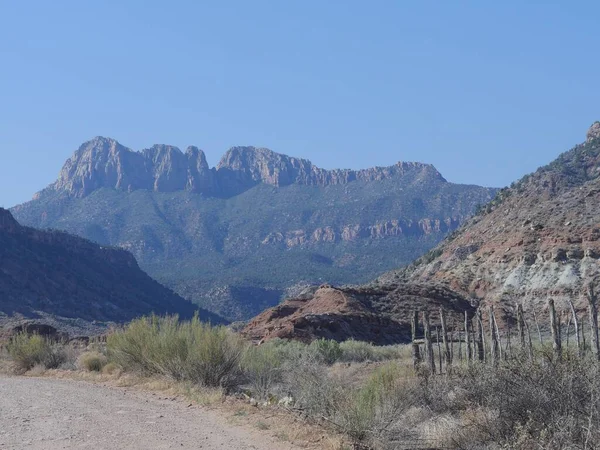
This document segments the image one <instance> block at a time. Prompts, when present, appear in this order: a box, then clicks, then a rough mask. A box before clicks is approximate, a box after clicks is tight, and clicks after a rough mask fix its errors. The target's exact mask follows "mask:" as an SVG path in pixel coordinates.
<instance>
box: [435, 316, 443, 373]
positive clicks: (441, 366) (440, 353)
mask: <svg viewBox="0 0 600 450" xmlns="http://www.w3.org/2000/svg"><path fill="white" fill-rule="evenodd" d="M435 339H436V341H437V351H438V359H439V363H440V375H441V374H442V370H443V367H444V366H443V364H442V361H443V360H442V343H441V342H440V328H439V327H435Z"/></svg>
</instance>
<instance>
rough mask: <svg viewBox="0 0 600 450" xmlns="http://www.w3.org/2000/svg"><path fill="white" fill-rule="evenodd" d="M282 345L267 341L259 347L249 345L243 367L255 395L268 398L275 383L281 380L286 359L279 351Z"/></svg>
mask: <svg viewBox="0 0 600 450" xmlns="http://www.w3.org/2000/svg"><path fill="white" fill-rule="evenodd" d="M281 348H282V347H281V346H276V345H274V344H270V343H266V344H263V345H261V346H259V347H254V346H251V347H248V348H247V349H246V351H245V353H244V357H243V359H242V368H243V369H244V373H245V375H246V377H247V379H248V381H249V382H250V384H251V386H252V393H253V395H254V396H255V397H257V398H260V399H266V398H268V397H269V394H270V393H271V389H272V388H273V385H274V384H275V383H277V382H279V381H281V374H282V366H283V365H284V362H285V359H284V358H283V357H282V353H281V352H280V351H278V350H279V349H281Z"/></svg>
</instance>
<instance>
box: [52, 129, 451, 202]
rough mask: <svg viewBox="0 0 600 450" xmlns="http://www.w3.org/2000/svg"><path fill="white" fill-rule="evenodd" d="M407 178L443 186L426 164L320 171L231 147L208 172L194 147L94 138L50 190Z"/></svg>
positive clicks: (80, 192) (217, 190)
mask: <svg viewBox="0 0 600 450" xmlns="http://www.w3.org/2000/svg"><path fill="white" fill-rule="evenodd" d="M409 175H410V176H411V177H414V178H420V179H422V180H423V181H431V180H432V179H434V180H439V181H445V180H444V178H443V177H442V176H441V175H440V173H439V172H438V171H437V170H436V169H435V168H434V167H433V166H431V165H429V164H421V163H414V162H409V163H407V162H399V163H397V164H396V165H394V166H390V167H375V168H371V169H364V170H358V171H356V170H337V169H336V170H325V169H321V168H319V167H316V166H314V165H313V164H312V163H311V162H310V161H308V160H305V159H298V158H294V157H290V156H286V155H282V154H279V153H275V152H273V151H271V150H268V149H265V148H255V147H233V148H232V149H230V150H229V151H228V152H227V153H226V154H225V155H224V156H223V158H222V159H221V161H220V162H219V164H218V165H217V167H215V168H212V169H211V168H210V167H209V165H208V163H207V161H206V156H205V154H204V152H203V151H202V150H199V149H198V148H197V147H189V148H188V149H187V150H186V152H185V153H183V152H182V151H181V150H179V149H178V148H177V147H173V146H170V145H154V146H153V147H151V148H149V149H144V150H142V151H141V152H135V151H133V150H130V149H128V148H126V147H124V146H122V145H121V144H119V143H118V142H117V141H115V140H114V139H109V138H104V137H96V138H94V139H92V140H91V141H88V142H86V143H84V144H83V145H82V146H81V147H80V148H79V149H78V150H77V151H76V152H75V154H74V155H73V156H72V157H71V158H69V160H67V162H66V163H65V165H64V167H63V169H62V170H61V172H60V174H59V177H58V180H57V181H56V182H55V183H54V184H52V185H51V186H50V189H51V190H55V191H62V192H66V193H68V194H69V195H71V196H74V197H85V196H87V195H89V194H90V193H91V192H93V191H94V190H97V189H100V188H103V187H105V188H114V189H119V190H124V191H128V192H131V191H134V190H138V189H146V190H151V191H155V192H174V191H181V190H189V191H192V192H197V193H203V194H207V195H213V196H218V197H230V196H234V195H237V194H239V193H241V192H244V191H246V190H248V189H250V188H252V187H253V186H255V185H257V184H267V185H272V186H288V185H291V184H297V185H306V186H321V187H324V186H330V185H340V184H347V183H350V182H352V181H356V180H361V181H380V180H385V179H389V178H395V177H403V176H409Z"/></svg>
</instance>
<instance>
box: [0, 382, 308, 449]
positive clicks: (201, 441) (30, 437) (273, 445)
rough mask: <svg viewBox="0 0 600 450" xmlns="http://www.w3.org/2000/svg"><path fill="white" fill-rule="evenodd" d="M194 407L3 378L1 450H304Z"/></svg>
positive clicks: (87, 386) (118, 391) (79, 385)
mask: <svg viewBox="0 0 600 450" xmlns="http://www.w3.org/2000/svg"><path fill="white" fill-rule="evenodd" d="M188 405H189V403H188V402H182V401H179V400H169V399H164V398H162V397H160V396H157V395H156V394H154V395H153V394H152V393H147V392H141V391H136V390H130V389H124V388H111V387H105V386H101V385H98V384H93V383H87V382H82V381H71V380H56V379H47V378H25V377H6V376H3V375H0V448H2V449H4V448H6V449H21V448H28V449H30V448H31V449H49V450H52V449H64V448H90V449H95V450H97V449H111V450H112V449H167V448H178V449H188V448H194V449H220V450H227V449H232V450H237V449H257V450H262V449H277V450H279V449H282V450H285V449H294V448H297V447H295V446H293V445H292V444H290V443H285V442H280V441H277V440H275V439H274V438H272V437H270V436H268V435H266V434H265V433H261V432H260V431H258V430H254V429H252V428H250V427H240V426H234V425H231V424H228V423H227V421H226V420H225V419H224V418H223V417H221V416H219V415H218V413H217V412H214V411H211V410H208V409H204V408H202V407H199V406H188Z"/></svg>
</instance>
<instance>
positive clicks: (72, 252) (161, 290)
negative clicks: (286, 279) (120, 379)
mask: <svg viewBox="0 0 600 450" xmlns="http://www.w3.org/2000/svg"><path fill="white" fill-rule="evenodd" d="M196 311H197V308H196V307H195V306H194V305H193V304H191V303H190V302H188V301H186V300H184V299H183V298H181V297H179V296H178V295H176V294H174V293H173V292H172V291H170V290H169V289H167V288H165V287H163V286H161V285H160V284H159V283H157V282H156V281H154V280H153V279H152V278H150V277H149V276H148V275H147V274H146V273H144V272H143V271H142V270H141V269H140V268H139V267H138V265H137V262H136V261H135V258H134V257H133V255H132V254H131V253H129V252H127V251H125V250H121V249H116V248H106V247H101V246H99V245H97V244H94V243H92V242H90V241H88V240H86V239H82V238H79V237H75V236H72V235H69V234H67V233H64V232H60V231H40V230H36V229H33V228H27V227H23V226H21V225H19V223H18V222H17V221H16V220H15V219H14V218H13V217H12V215H11V214H10V212H9V211H7V210H5V209H2V208H0V322H5V321H7V320H9V319H10V318H28V319H38V318H43V319H44V320H45V319H47V318H48V317H51V318H54V319H58V320H60V319H61V318H62V319H64V323H72V322H73V323H75V322H76V323H79V324H83V323H84V322H92V321H101V322H125V321H128V320H131V319H133V318H134V317H137V316H140V315H148V314H150V313H152V312H155V313H157V314H164V313H169V314H179V315H181V316H182V317H191V316H192V315H193V314H194V313H195V312H196ZM200 316H201V317H202V318H205V319H210V320H212V321H213V322H214V321H220V320H221V319H220V318H219V317H217V316H214V315H212V314H210V313H208V312H207V311H200Z"/></svg>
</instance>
